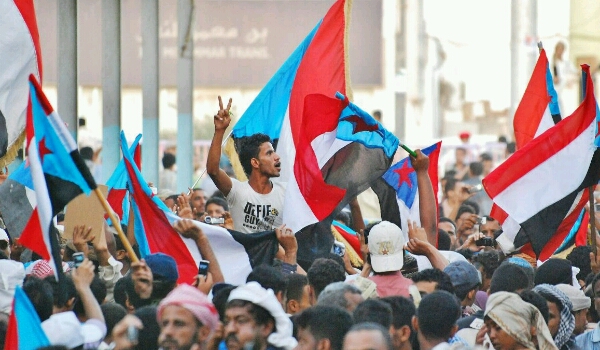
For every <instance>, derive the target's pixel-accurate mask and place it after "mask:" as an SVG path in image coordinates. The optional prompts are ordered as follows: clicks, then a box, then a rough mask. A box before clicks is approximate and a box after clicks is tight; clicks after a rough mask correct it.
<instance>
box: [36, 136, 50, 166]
mask: <svg viewBox="0 0 600 350" xmlns="http://www.w3.org/2000/svg"><path fill="white" fill-rule="evenodd" d="M39 152H40V160H41V161H42V163H43V162H44V156H46V155H47V154H52V153H53V152H52V150H51V149H49V148H48V147H47V146H46V138H45V137H44V138H42V140H41V141H40V143H39Z"/></svg>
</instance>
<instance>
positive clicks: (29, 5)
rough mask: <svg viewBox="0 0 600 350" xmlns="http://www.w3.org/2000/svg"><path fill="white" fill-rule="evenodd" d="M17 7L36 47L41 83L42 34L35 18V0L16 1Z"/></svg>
mask: <svg viewBox="0 0 600 350" xmlns="http://www.w3.org/2000/svg"><path fill="white" fill-rule="evenodd" d="M14 3H15V6H17V8H18V9H19V12H20V13H21V16H22V17H23V20H24V21H25V24H26V25H27V29H29V35H31V40H32V41H33V46H34V47H35V56H36V57H35V58H36V60H37V66H38V71H39V73H40V81H42V75H43V74H42V73H43V70H42V49H41V46H40V34H39V32H38V26H37V20H36V18H35V7H34V6H33V0H15V1H14Z"/></svg>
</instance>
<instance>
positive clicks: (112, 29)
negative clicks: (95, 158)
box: [101, 0, 121, 182]
mask: <svg viewBox="0 0 600 350" xmlns="http://www.w3.org/2000/svg"><path fill="white" fill-rule="evenodd" d="M102 120H103V128H102V153H101V156H102V182H106V180H108V178H109V177H110V175H111V174H112V173H113V171H114V170H115V168H116V167H117V164H118V163H119V160H120V149H121V142H120V140H119V133H120V132H121V1H120V0H102Z"/></svg>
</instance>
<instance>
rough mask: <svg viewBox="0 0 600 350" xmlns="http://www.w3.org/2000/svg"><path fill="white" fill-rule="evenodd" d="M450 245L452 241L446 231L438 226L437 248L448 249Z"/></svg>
mask: <svg viewBox="0 0 600 350" xmlns="http://www.w3.org/2000/svg"><path fill="white" fill-rule="evenodd" d="M451 245H452V241H451V240H450V235H449V234H448V232H446V231H445V230H442V229H441V228H438V247H437V248H438V250H450V246H451Z"/></svg>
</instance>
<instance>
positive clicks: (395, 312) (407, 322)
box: [379, 270, 439, 330]
mask: <svg viewBox="0 0 600 350" xmlns="http://www.w3.org/2000/svg"><path fill="white" fill-rule="evenodd" d="M438 271H439V270H438ZM379 300H381V301H383V302H384V303H386V304H388V305H389V306H390V307H391V308H392V326H394V328H395V329H400V328H402V327H404V326H409V327H410V328H411V330H412V324H411V320H412V317H413V316H414V315H415V314H416V312H417V309H416V308H415V304H414V303H413V302H412V300H410V299H408V298H404V297H401V296H391V297H385V298H381V299H379Z"/></svg>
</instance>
